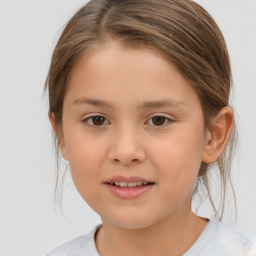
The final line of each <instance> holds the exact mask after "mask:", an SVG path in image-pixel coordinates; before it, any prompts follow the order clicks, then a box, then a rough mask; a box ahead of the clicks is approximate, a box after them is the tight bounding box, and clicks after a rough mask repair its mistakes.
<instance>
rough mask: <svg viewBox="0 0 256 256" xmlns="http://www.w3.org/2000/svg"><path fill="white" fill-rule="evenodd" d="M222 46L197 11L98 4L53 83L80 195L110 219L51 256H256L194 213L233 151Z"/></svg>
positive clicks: (57, 60)
mask: <svg viewBox="0 0 256 256" xmlns="http://www.w3.org/2000/svg"><path fill="white" fill-rule="evenodd" d="M230 84H231V70H230V62H229V56H228V52H227V48H226V45H225V41H224V39H223V36H222V34H221V32H220V30H219V28H218V26H217V25H216V23H215V22H214V20H213V19H212V18H211V16H210V15H209V14H208V13H207V12H206V11H205V10H204V9H203V8H202V7H200V6H199V5H198V4H196V3H195V2H193V1H190V0H123V1H120V0H91V1H90V2H89V3H88V4H86V5H85V6H84V7H82V8H81V9H80V10H79V11H78V12H77V13H76V14H75V15H74V16H73V17H72V18H71V20H70V21H69V23H68V24H67V26H66V28H65V29H64V31H63V33H62V35H61V37H60V39H59V41H58V43H57V46H56V48H55V50H54V53H53V56H52V62H51V66H50V70H49V74H48V78H47V82H46V88H47V89H48V92H49V105H50V106H49V119H50V121H51V124H52V127H53V129H54V132H55V135H56V140H57V146H58V148H59V149H60V151H61V154H62V156H63V158H64V159H66V160H67V161H68V162H69V166H70V170H71V174H72V178H73V181H74V184H75V186H76V188H77V190H78V191H79V193H80V194H81V196H82V197H83V198H84V200H85V201H86V202H87V203H88V204H89V205H90V206H91V207H92V209H93V210H95V211H96V212H97V213H98V214H99V215H100V217H101V219H102V224H100V225H98V226H96V227H95V228H94V229H93V230H92V231H91V232H90V233H89V234H87V235H84V236H81V237H78V238H75V239H74V240H72V241H70V242H68V243H66V244H64V245H62V246H60V247H58V248H57V249H55V250H53V251H52V252H50V253H49V254H48V256H82V255H90V256H98V255H101V256H110V255H111V256H116V255H138V256H144V255H147V256H150V255H170V256H176V255H185V256H191V255H203V256H210V255H214V256H216V255H222V256H223V255H225V256H229V255H230V256H231V255H232V256H233V255H256V245H255V243H254V242H253V241H251V240H250V239H248V238H247V237H245V236H243V235H242V234H240V233H238V232H237V231H235V230H233V229H232V228H231V227H228V226H226V225H225V224H222V223H221V222H219V221H217V220H209V219H206V218H203V217H199V216H197V215H196V214H194V213H193V212H192V210H191V202H192V198H193V196H194V195H196V193H197V192H198V187H199V185H200V184H201V185H203V186H204V187H205V188H206V190H207V192H208V195H209V198H210V201H211V202H212V205H213V209H214V210H215V213H217V214H219V219H221V217H222V215H223V211H224V204H223V202H224V201H223V202H221V205H222V209H219V208H218V207H217V206H216V204H215V202H214V201H213V199H212V197H211V194H210V189H209V183H208V180H209V174H210V168H211V167H212V166H214V165H216V166H217V168H218V173H219V176H220V178H221V188H222V189H221V197H222V198H223V199H225V192H226V186H227V182H228V180H229V177H230V159H231V157H232V152H233V148H234V147H233V145H234V142H235V135H236V134H235V128H234V127H235V126H234V114H233V111H232V108H231V107H230V106H229V93H230ZM217 216H218V215H216V218H217Z"/></svg>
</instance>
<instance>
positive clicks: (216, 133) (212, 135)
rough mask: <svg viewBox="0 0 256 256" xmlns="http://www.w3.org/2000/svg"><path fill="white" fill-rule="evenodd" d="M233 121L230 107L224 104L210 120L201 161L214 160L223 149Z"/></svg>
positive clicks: (209, 161) (211, 161)
mask: <svg viewBox="0 0 256 256" xmlns="http://www.w3.org/2000/svg"><path fill="white" fill-rule="evenodd" d="M233 122H234V113H233V110H232V108H231V107H229V106H225V107H224V108H222V109H221V110H220V112H219V113H218V115H217V116H216V117H215V118H214V119H213V120H212V125H211V128H210V130H207V134H206V143H205V147H204V151H203V155H202V162H204V163H206V164H210V163H213V162H215V161H216V160H217V159H218V158H219V157H220V155H221V154H222V152H223V151H224V149H225V147H226V145H227V142H228V138H229V135H230V132H231V129H232V126H233Z"/></svg>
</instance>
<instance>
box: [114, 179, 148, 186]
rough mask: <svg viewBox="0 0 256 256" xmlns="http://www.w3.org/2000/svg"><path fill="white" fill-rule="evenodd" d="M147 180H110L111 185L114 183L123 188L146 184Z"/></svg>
mask: <svg viewBox="0 0 256 256" xmlns="http://www.w3.org/2000/svg"><path fill="white" fill-rule="evenodd" d="M147 184H148V182H142V181H138V182H125V181H115V182H111V185H116V186H118V187H121V188H124V187H129V188H134V187H137V186H141V185H147Z"/></svg>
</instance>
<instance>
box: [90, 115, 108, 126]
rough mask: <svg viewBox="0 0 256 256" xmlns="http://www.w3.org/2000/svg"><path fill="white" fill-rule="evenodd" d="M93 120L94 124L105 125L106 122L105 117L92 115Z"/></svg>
mask: <svg viewBox="0 0 256 256" xmlns="http://www.w3.org/2000/svg"><path fill="white" fill-rule="evenodd" d="M92 122H93V124H94V125H103V124H104V122H105V117H102V116H94V117H92Z"/></svg>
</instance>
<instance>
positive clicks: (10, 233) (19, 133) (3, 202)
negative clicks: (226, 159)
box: [0, 0, 256, 256]
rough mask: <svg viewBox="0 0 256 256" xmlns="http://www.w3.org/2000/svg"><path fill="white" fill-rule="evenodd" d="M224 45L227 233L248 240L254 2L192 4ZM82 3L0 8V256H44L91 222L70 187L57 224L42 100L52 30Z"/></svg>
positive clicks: (253, 182)
mask: <svg viewBox="0 0 256 256" xmlns="http://www.w3.org/2000/svg"><path fill="white" fill-rule="evenodd" d="M197 2H199V3H200V4H202V5H203V6H204V7H205V8H206V10H208V11H209V12H210V14H211V15H212V16H213V17H214V18H215V19H216V21H217V23H218V24H219V26H220V28H221V29H222V31H223V34H224V36H225V38H226V41H227V45H228V48H229V52H230V57H231V62H232V68H233V77H234V100H233V106H234V107H235V109H236V113H237V115H238V118H237V121H238V126H239V132H240V157H236V159H235V161H236V164H235V166H234V173H235V178H236V179H235V188H236V193H237V203H238V221H237V222H236V223H235V224H231V225H233V226H235V227H236V228H237V229H239V230H240V231H242V232H244V233H245V234H247V235H248V236H250V237H252V238H253V239H255V240H256V221H255V216H256V198H255V195H256V163H255V158H256V136H255V132H256V99H255V95H256V83H255V82H256V78H255V77H256V76H255V74H256V64H255V60H256V50H255V45H256V29H255V27H256V15H255V13H256V1H255V0H224V1H223V0H214V1H213V0H200V1H197ZM83 3H85V1H81V0H37V1H33V0H30V1H28V0H23V1H20V0H0V172H1V173H0V174H1V176H0V177H1V178H0V256H3V255H4V256H9V255H10V256H35V255H44V254H45V253H46V252H47V251H49V250H50V249H52V248H54V247H56V246H57V245H59V244H61V243H63V242H65V241H67V240H69V239H72V238H73V237H75V236H78V235H80V234H83V233H85V232H88V231H89V230H90V229H91V228H92V227H93V226H94V225H95V224H96V223H98V222H99V221H100V219H99V217H98V216H97V215H96V214H95V213H94V212H93V211H92V210H91V209H90V208H89V207H88V206H87V205H86V204H85V203H84V201H83V200H82V199H81V197H80V196H79V194H78V193H77V192H76V190H75V188H74V186H73V185H72V183H71V181H70V179H69V178H68V179H67V187H66V190H65V193H64V207H63V208H64V214H65V217H63V216H62V215H61V214H60V213H59V212H58V211H55V209H54V206H53V192H54V179H55V170H54V154H53V150H52V145H51V129H50V126H49V123H48V120H47V103H46V98H43V97H42V90H43V86H44V81H45V77H46V74H47V70H48V66H49V63H50V55H51V52H52V50H53V47H54V45H55V43H56V41H57V39H58V36H59V33H60V30H61V28H62V26H63V24H64V23H65V22H66V21H67V19H68V18H70V17H71V15H72V14H73V13H74V12H75V10H77V9H78V8H79V6H81V5H82V4H83Z"/></svg>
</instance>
